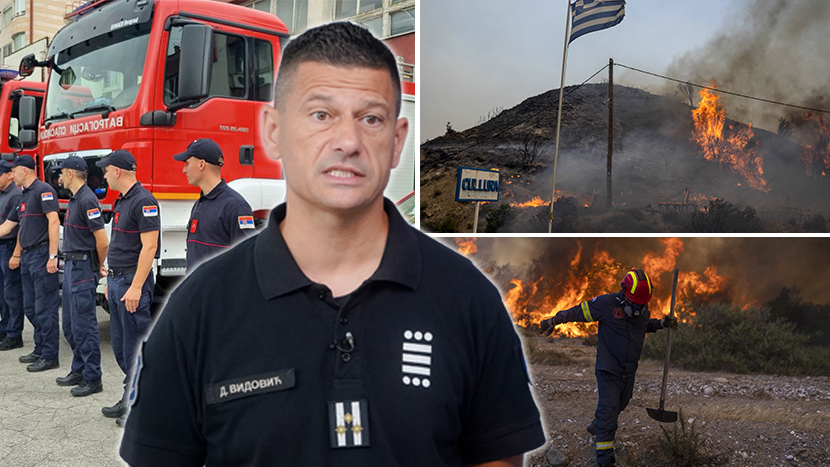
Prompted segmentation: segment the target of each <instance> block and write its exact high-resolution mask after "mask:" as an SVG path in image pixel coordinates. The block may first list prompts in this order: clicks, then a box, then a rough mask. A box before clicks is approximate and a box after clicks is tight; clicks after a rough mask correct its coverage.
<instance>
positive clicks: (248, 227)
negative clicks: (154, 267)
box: [173, 138, 254, 272]
mask: <svg viewBox="0 0 830 467" xmlns="http://www.w3.org/2000/svg"><path fill="white" fill-rule="evenodd" d="M173 159H175V160H177V161H182V162H184V168H183V169H182V173H184V175H185V177H187V182H188V183H190V184H191V185H193V186H198V187H199V188H200V189H201V194H200V195H199V199H198V200H196V203H194V204H193V208H192V209H191V210H190V220H189V221H188V223H187V271H188V272H190V271H192V270H193V268H195V267H196V266H198V265H199V264H201V263H202V262H203V261H205V260H206V259H208V258H210V257H212V256H214V255H216V254H218V253H220V252H222V251H224V250H226V249H227V248H228V247H230V246H233V245H234V244H236V243H238V242H239V241H241V240H243V239H244V238H245V237H247V236H248V235H250V234H251V233H253V232H254V213H253V211H251V206H250V205H249V204H248V202H247V201H245V198H243V197H242V195H240V194H239V193H238V192H237V191H236V190H234V189H233V188H231V187H229V186H228V184H227V183H225V180H223V179H222V173H221V171H222V165H223V163H224V161H223V157H222V148H220V147H219V145H218V144H216V142H215V141H213V140H212V139H209V138H202V139H197V140H195V141H193V142H192V143H190V144H189V145H188V146H187V150H186V151H185V152H183V153H180V154H176V155H175V156H173Z"/></svg>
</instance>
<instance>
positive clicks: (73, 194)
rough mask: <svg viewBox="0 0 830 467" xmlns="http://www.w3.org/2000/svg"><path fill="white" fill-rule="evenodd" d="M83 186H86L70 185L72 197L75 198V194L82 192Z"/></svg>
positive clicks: (80, 184)
mask: <svg viewBox="0 0 830 467" xmlns="http://www.w3.org/2000/svg"><path fill="white" fill-rule="evenodd" d="M82 186H84V184H83V183H70V184H69V186H68V187H67V188H69V191H71V192H72V196H75V194H77V193H78V190H80V189H81V187H82Z"/></svg>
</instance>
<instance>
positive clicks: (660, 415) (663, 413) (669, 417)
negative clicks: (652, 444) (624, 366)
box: [646, 268, 678, 423]
mask: <svg viewBox="0 0 830 467" xmlns="http://www.w3.org/2000/svg"><path fill="white" fill-rule="evenodd" d="M677 273H678V271H677V268H674V274H672V279H671V282H672V284H671V308H669V316H671V317H674V299H675V297H677ZM666 331H667V332H668V334H667V337H666V362H665V363H664V364H663V388H662V389H661V390H660V408H659V409H649V408H647V409H646V411H648V416H649V417H651V418H653V419H655V420H657V421H658V422H663V423H673V422H676V421H677V412H669V411H667V410H663V404H665V403H666V381H667V379H668V377H669V355H670V354H671V328H668V329H667V330H666Z"/></svg>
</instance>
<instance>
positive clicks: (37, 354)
mask: <svg viewBox="0 0 830 467" xmlns="http://www.w3.org/2000/svg"><path fill="white" fill-rule="evenodd" d="M12 174H13V175H14V181H15V183H17V184H18V185H19V186H21V187H23V194H22V195H21V197H20V204H19V205H18V207H17V209H16V210H14V211H12V212H11V214H9V217H8V219H6V221H5V222H3V224H2V225H0V238H2V237H5V236H6V235H8V234H9V233H11V231H12V230H13V229H14V228H15V227H16V226H17V225H18V224H19V225H20V228H19V230H18V235H17V246H16V247H15V249H14V253H12V257H11V259H10V260H9V268H10V269H17V268H21V272H20V276H21V278H22V282H23V310H24V313H25V314H26V315H27V316H28V317H29V321H31V322H32V324H33V325H34V328H35V335H34V340H35V348H34V350H33V351H32V353H30V354H28V355H24V356H22V357H20V358H19V360H20V363H28V364H29V365H28V366H27V367H26V369H27V370H28V371H31V372H37V371H45V370H50V369H52V368H57V367H58V366H59V364H58V346H59V345H60V344H59V340H60V331H59V329H58V306H59V303H58V302H59V297H58V288H59V287H58V275H57V274H56V273H57V272H58V238H59V236H60V219H59V218H58V195H57V193H56V192H55V189H54V188H52V187H51V186H50V185H48V184H47V183H45V182H43V181H41V180H39V179H38V178H37V175H36V174H35V160H34V159H32V157H31V156H29V155H25V154H24V155H22V156H18V157H17V159H15V160H14V162H13V163H12Z"/></svg>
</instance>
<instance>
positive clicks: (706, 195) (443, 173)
mask: <svg viewBox="0 0 830 467" xmlns="http://www.w3.org/2000/svg"><path fill="white" fill-rule="evenodd" d="M571 90H572V88H566V91H568V92H570V91H571ZM614 98H615V105H614V114H615V117H614V119H615V120H614V121H615V124H614V158H613V190H612V192H613V205H612V207H611V208H610V209H607V208H606V158H607V150H608V149H607V144H608V143H607V141H608V108H607V105H605V104H604V102H605V100H606V99H607V86H606V85H600V84H596V85H586V86H583V87H581V88H579V89H576V90H575V91H574V92H573V93H572V94H571V95H570V96H567V97H566V98H565V100H564V106H563V118H562V135H561V141H560V151H559V159H558V163H557V182H556V186H557V190H561V192H558V194H557V196H573V197H574V198H575V199H576V200H577V205H578V210H579V212H578V221H577V222H576V223H574V225H571V226H568V228H567V230H564V231H569V232H681V231H684V230H682V228H680V227H679V226H682V225H683V224H684V223H685V222H687V221H688V216H689V215H690V214H691V211H693V210H694V206H689V207H688V208H687V210H685V211H681V212H674V211H673V210H661V209H664V208H661V207H659V203H660V202H661V201H663V200H665V199H667V198H669V197H671V196H672V195H676V194H678V193H680V192H683V190H685V189H686V188H688V189H689V191H690V194H691V198H692V200H694V201H696V202H697V203H698V209H700V208H703V207H705V206H706V205H708V201H709V200H710V199H714V198H720V199H725V200H726V201H728V202H730V203H732V204H733V205H735V206H738V207H740V208H744V207H752V208H754V209H755V210H756V211H757V213H758V216H759V217H760V218H762V219H763V220H765V221H766V224H765V225H764V226H763V227H762V228H759V229H757V230H754V231H769V232H797V231H804V230H799V228H800V227H799V226H797V225H794V224H798V223H803V222H804V221H805V220H807V219H808V218H810V217H811V216H814V215H816V214H818V215H821V216H824V218H827V217H830V202H828V199H830V176H825V177H815V176H810V175H807V174H806V167H805V163H804V162H803V160H802V158H801V147H800V146H799V144H797V143H796V142H795V141H794V139H795V137H793V138H787V137H783V136H779V135H777V134H776V133H773V132H769V131H765V130H763V129H759V128H754V129H753V130H754V135H755V136H754V137H753V138H752V139H751V140H750V141H749V143H748V144H747V146H746V149H748V150H754V151H756V154H758V155H761V156H762V157H763V160H764V179H765V181H766V182H767V188H768V191H766V192H762V191H758V190H756V189H754V188H752V187H750V186H749V185H748V183H747V180H746V179H745V178H743V177H742V176H741V175H738V174H736V173H733V172H732V171H730V170H729V169H727V168H724V167H722V166H721V165H719V164H718V163H717V162H712V161H708V160H706V159H705V158H704V157H703V155H702V154H701V153H700V151H699V149H698V147H697V146H696V145H695V144H694V143H692V142H691V141H690V137H691V135H692V130H693V127H694V124H693V122H692V117H691V110H692V108H691V107H690V106H689V105H687V104H683V103H681V102H679V101H677V100H676V99H675V98H672V97H664V96H657V95H654V94H650V93H648V92H646V91H643V90H640V89H635V88H630V87H625V86H615V88H614ZM557 102H558V90H552V91H548V92H547V93H544V94H541V95H539V96H534V97H531V98H528V99H527V100H525V101H524V102H522V103H520V104H519V105H517V106H515V107H513V108H512V109H508V110H505V111H503V112H501V113H500V114H499V115H497V116H496V117H494V118H492V119H491V120H489V121H487V122H485V123H482V124H481V125H479V126H476V127H474V128H470V129H468V130H465V131H462V132H457V133H454V134H450V135H445V136H441V137H438V138H435V139H433V140H430V141H427V142H425V143H423V144H422V145H421V161H420V162H421V206H420V208H421V223H422V226H424V227H425V228H426V229H428V230H435V229H434V227H437V226H439V225H440V224H441V223H443V221H444V220H445V219H446V218H447V217H448V216H452V217H453V219H454V220H455V221H456V223H457V225H458V231H459V232H469V231H471V229H472V220H473V211H474V207H473V205H472V203H460V202H456V201H455V183H456V174H457V168H458V167H459V166H464V167H480V168H495V169H498V170H500V171H501V179H502V185H501V190H500V196H501V200H500V201H499V202H498V203H489V204H484V205H483V206H482V211H481V214H480V220H479V222H480V224H479V227H478V228H479V231H480V232H482V231H484V228H485V221H484V219H485V217H486V215H487V214H488V213H489V211H490V210H491V209H494V208H496V207H498V206H499V205H501V204H509V203H524V202H527V201H529V200H531V199H532V198H533V197H534V196H540V197H541V199H542V200H544V201H548V202H549V201H550V192H551V178H552V173H553V156H554V149H553V145H554V140H555V131H556V111H557V105H558V104H557ZM727 112H728V109H727ZM730 126H732V127H733V128H736V129H737V128H745V125H744V124H743V123H740V122H736V121H733V120H728V119H727V121H726V128H727V130H725V134H729V132H730V130H728V128H729V127H730ZM528 135H536V136H538V137H540V138H541V139H542V140H543V141H544V142H543V144H542V147H543V152H542V154H541V155H540V156H539V157H538V159H537V160H536V161H535V162H534V163H533V164H531V165H523V164H521V163H519V162H518V160H517V159H516V158H515V157H514V155H513V149H514V148H515V147H516V146H517V145H519V144H521V142H522V141H523V140H524V139H525V138H527V137H528ZM813 173H816V172H815V171H813ZM513 211H514V212H513V217H512V218H511V219H510V220H509V222H506V224H505V225H504V226H503V227H501V228H500V230H498V231H499V232H505V233H522V232H542V231H544V232H547V208H546V207H542V208H516V209H514V210H513ZM633 211H637V212H636V213H634V212H633ZM621 215H622V216H624V217H623V218H619V217H620V216H621ZM793 219H794V220H795V221H796V222H791V220H793ZM822 223H823V222H822ZM540 226H543V229H544V230H542V227H540ZM430 227H433V228H432V229H431V228H430ZM822 227H823V228H824V229H825V230H826V228H827V227H826V224H825V225H824V226H822Z"/></svg>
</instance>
